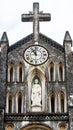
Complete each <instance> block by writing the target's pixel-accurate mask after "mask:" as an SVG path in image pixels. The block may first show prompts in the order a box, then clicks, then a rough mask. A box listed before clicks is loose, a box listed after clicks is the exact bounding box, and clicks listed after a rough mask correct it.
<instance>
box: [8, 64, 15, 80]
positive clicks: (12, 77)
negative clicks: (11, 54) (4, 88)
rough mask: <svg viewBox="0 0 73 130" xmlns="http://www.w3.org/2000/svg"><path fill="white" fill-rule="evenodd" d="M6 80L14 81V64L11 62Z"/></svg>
mask: <svg viewBox="0 0 73 130" xmlns="http://www.w3.org/2000/svg"><path fill="white" fill-rule="evenodd" d="M8 81H9V82H14V64H13V63H11V64H9V66H8Z"/></svg>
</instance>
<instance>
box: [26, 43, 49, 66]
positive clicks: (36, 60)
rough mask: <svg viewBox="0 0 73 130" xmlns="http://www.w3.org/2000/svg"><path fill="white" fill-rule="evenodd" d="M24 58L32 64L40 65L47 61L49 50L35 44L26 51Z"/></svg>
mask: <svg viewBox="0 0 73 130" xmlns="http://www.w3.org/2000/svg"><path fill="white" fill-rule="evenodd" d="M24 59H25V61H26V62H28V63H30V64H31V65H40V64H43V63H44V62H46V61H47V59H48V51H47V50H46V49H45V48H44V47H42V46H40V45H33V46H30V47H28V48H27V49H26V50H25V51H24Z"/></svg>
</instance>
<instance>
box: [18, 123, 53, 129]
mask: <svg viewBox="0 0 73 130" xmlns="http://www.w3.org/2000/svg"><path fill="white" fill-rule="evenodd" d="M20 130H52V129H51V128H50V127H49V126H46V125H40V124H33V125H27V126H25V127H23V128H21V129H20Z"/></svg>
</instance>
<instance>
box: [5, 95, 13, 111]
mask: <svg viewBox="0 0 73 130" xmlns="http://www.w3.org/2000/svg"><path fill="white" fill-rule="evenodd" d="M6 106H7V112H8V113H12V112H13V95H12V93H8V94H7V104H6Z"/></svg>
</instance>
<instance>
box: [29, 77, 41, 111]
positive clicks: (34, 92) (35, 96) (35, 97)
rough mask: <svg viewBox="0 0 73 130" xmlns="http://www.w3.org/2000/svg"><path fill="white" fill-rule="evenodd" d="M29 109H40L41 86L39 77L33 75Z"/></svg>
mask: <svg viewBox="0 0 73 130" xmlns="http://www.w3.org/2000/svg"><path fill="white" fill-rule="evenodd" d="M31 110H32V111H34V112H35V111H36V112H38V111H42V88H41V82H40V79H39V78H38V77H37V76H35V77H34V78H33V80H32V85H31Z"/></svg>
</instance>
